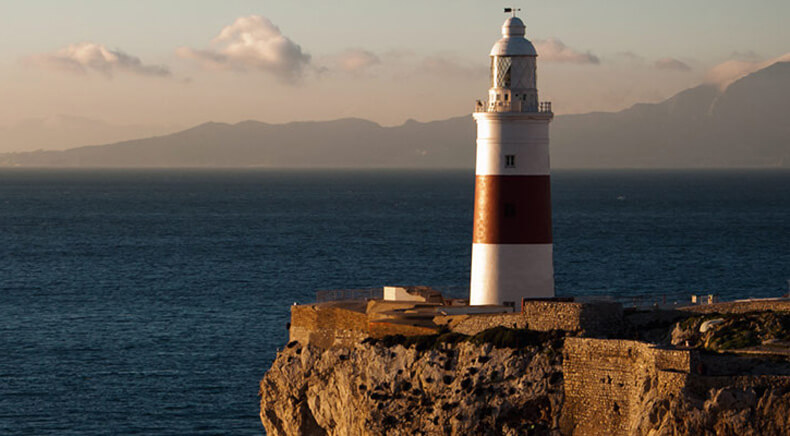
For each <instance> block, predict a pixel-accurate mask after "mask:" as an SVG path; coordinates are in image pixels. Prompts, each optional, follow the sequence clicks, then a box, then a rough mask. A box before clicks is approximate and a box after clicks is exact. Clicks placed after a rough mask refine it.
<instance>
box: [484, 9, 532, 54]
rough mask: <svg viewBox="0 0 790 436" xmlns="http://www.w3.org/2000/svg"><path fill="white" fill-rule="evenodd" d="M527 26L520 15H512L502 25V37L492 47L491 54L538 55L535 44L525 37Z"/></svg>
mask: <svg viewBox="0 0 790 436" xmlns="http://www.w3.org/2000/svg"><path fill="white" fill-rule="evenodd" d="M525 29H526V26H524V22H523V21H521V19H520V18H518V17H510V18H508V19H507V20H505V24H503V25H502V39H500V40H499V41H497V42H496V44H494V47H493V48H491V56H537V55H538V53H537V51H535V46H534V45H532V43H531V42H529V40H528V39H526V38H524V33H525Z"/></svg>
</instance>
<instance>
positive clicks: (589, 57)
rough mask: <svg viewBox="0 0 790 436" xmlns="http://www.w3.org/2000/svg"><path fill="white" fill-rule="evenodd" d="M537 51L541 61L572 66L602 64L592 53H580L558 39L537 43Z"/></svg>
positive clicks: (537, 41)
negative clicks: (570, 64)
mask: <svg viewBox="0 0 790 436" xmlns="http://www.w3.org/2000/svg"><path fill="white" fill-rule="evenodd" d="M535 49H536V50H537V51H538V56H540V59H541V60H544V61H548V62H565V63H572V64H600V63H601V60H600V59H598V56H595V55H594V54H592V53H590V52H589V51H588V52H586V53H583V52H580V51H578V50H575V49H572V48H570V47H568V46H567V45H565V43H563V42H562V41H560V40H559V39H557V38H549V39H544V40H536V41H535Z"/></svg>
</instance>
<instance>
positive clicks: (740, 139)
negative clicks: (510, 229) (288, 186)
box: [0, 62, 790, 168]
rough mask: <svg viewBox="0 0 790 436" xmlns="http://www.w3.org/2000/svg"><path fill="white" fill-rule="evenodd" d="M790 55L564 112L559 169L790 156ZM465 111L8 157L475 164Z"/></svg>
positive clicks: (70, 162) (231, 163) (249, 125)
mask: <svg viewBox="0 0 790 436" xmlns="http://www.w3.org/2000/svg"><path fill="white" fill-rule="evenodd" d="M788 114H790V63H787V62H784V63H782V62H780V63H776V64H774V65H772V66H770V67H767V68H765V69H763V70H760V71H757V72H755V73H753V74H750V75H748V76H746V77H744V78H742V79H740V80H738V81H736V82H735V83H733V84H731V85H730V86H729V87H728V88H727V89H726V90H724V91H721V90H719V89H718V88H717V87H715V86H713V85H700V86H697V87H694V88H690V89H687V90H685V91H682V92H680V93H678V94H676V95H675V96H673V97H671V98H669V99H667V100H665V101H663V102H660V103H655V104H636V105H634V106H632V107H631V108H628V109H626V110H623V111H620V112H614V113H605V112H593V113H588V114H580V115H563V116H558V117H556V119H555V121H554V122H553V124H552V131H551V132H552V144H551V148H552V166H553V167H554V168H623V167H630V168H656V167H685V168H688V167H779V166H784V167H788V166H790V123H789V122H788V121H787V118H788ZM475 136H476V133H475V123H474V120H473V119H472V117H471V116H469V115H465V116H462V117H457V118H450V119H447V120H441V121H432V122H427V123H421V122H417V121H414V120H408V121H407V122H405V123H404V124H403V125H400V126H395V127H383V126H380V125H379V124H377V123H374V122H371V121H367V120H363V119H358V118H345V119H339V120H333V121H323V122H315V121H301V122H292V123H287V124H267V123H263V122H259V121H243V122H240V123H237V124H233V125H231V124H225V123H214V122H209V123H205V124H201V125H199V126H195V127H193V128H190V129H187V130H184V131H181V132H178V133H174V134H170V135H166V136H158V137H152V138H146V139H138V140H132V141H124V142H118V143H114V144H109V145H101V146H88V147H79V148H74V149H70V150H65V151H37V152H27V153H7V154H0V165H4V166H63V167H80V166H84V167H190V166H197V167H201V166H227V167H238V166H267V167H397V168H471V167H473V166H474V154H475Z"/></svg>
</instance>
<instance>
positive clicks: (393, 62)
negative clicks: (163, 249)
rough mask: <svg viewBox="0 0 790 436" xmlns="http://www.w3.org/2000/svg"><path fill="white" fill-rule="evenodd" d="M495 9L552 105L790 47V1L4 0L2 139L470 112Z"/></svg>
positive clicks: (638, 96) (101, 137)
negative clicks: (519, 39) (532, 62)
mask: <svg viewBox="0 0 790 436" xmlns="http://www.w3.org/2000/svg"><path fill="white" fill-rule="evenodd" d="M503 7H519V8H521V9H522V11H521V12H519V16H520V17H521V18H522V19H523V20H524V21H525V23H526V26H527V38H529V39H530V40H532V41H533V43H535V45H536V47H537V50H538V54H539V57H538V65H539V67H538V86H539V91H540V97H541V100H549V101H552V102H553V108H554V110H555V112H556V113H558V114H564V113H584V112H590V111H615V110H621V109H624V108H627V107H629V106H631V105H633V104H635V103H639V102H656V101H661V100H663V99H665V98H668V97H670V96H672V95H674V94H675V93H677V92H679V91H682V90H683V89H686V88H689V87H692V86H696V85H698V84H700V83H704V82H706V81H707V82H714V83H717V84H719V85H722V86H724V85H726V83H728V82H729V81H731V80H732V79H733V77H736V76H737V75H739V74H741V75H742V74H744V73H747V72H749V71H751V70H754V69H755V68H757V67H758V66H760V65H764V64H765V63H767V62H770V61H771V60H774V59H780V58H782V56H786V55H787V54H788V53H789V52H790V26H787V25H786V17H788V16H790V2H788V1H787V0H755V1H753V2H744V1H734V0H717V1H713V0H683V1H680V0H665V1H662V2H648V1H642V0H607V1H606V2H596V1H590V0H576V1H571V0H558V1H543V2H537V1H513V0H511V1H510V2H508V3H505V2H502V3H500V2H491V1H490V0H428V1H425V0H423V1H413V0H399V1H381V0H380V1H370V0H367V1H360V0H335V1H331V2H327V1H314V0H288V1H285V0H280V1H263V0H257V1H252V0H226V1H222V2H220V1H205V0H188V1H187V0H167V1H162V0H157V1H150V0H113V1H104V0H26V1H24V2H20V1H15V0H0V100H1V101H2V102H3V104H2V105H0V135H2V136H5V139H3V138H2V137H0V152H3V151H21V150H29V149H35V148H52V149H55V148H65V147H68V146H74V145H82V144H83V143H102V142H103V141H104V142H109V141H111V140H119V139H123V138H125V137H128V139H131V138H132V137H135V135H148V134H161V133H166V132H168V131H175V130H178V129H182V128H188V127H191V126H194V125H197V124H200V123H203V122H207V121H217V122H228V123H235V122H239V121H243V120H249V119H253V120H259V121H264V122H270V123H283V122H289V121H299V120H329V119H336V118H343V117H358V118H365V119H370V120H373V121H376V122H378V123H380V124H382V125H398V124H401V123H403V122H404V121H405V120H407V119H410V118H411V119H416V120H419V121H431V120H437V119H445V118H450V117H454V116H460V115H463V114H467V113H469V112H471V110H472V108H473V104H474V101H475V99H478V98H483V97H485V95H486V93H487V87H488V83H487V76H488V71H487V69H488V62H489V61H488V52H489V50H490V48H491V46H492V45H493V44H494V42H496V40H497V39H498V38H499V32H500V26H501V24H502V22H503V21H504V19H505V18H506V15H505V14H503V12H502V8H503ZM47 132H48V133H47Z"/></svg>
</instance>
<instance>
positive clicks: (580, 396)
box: [562, 337, 696, 435]
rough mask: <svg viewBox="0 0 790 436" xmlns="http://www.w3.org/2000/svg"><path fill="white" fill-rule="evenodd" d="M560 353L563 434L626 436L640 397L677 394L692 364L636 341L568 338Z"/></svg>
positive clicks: (689, 358) (685, 356)
mask: <svg viewBox="0 0 790 436" xmlns="http://www.w3.org/2000/svg"><path fill="white" fill-rule="evenodd" d="M563 353H564V355H563V365H562V366H563V372H564V375H565V404H564V406H563V412H562V413H563V416H562V430H563V433H564V434H574V435H595V434H611V435H626V434H630V433H631V431H630V429H631V426H632V424H633V423H634V422H636V421H637V420H638V418H639V415H640V413H641V407H640V405H641V403H642V397H643V395H644V394H645V393H647V392H649V391H653V394H656V392H657V394H658V395H660V396H669V395H679V394H680V393H681V392H682V390H683V389H684V387H685V385H686V381H687V379H688V374H689V372H690V371H691V370H692V368H693V367H694V366H695V365H696V356H695V353H693V352H691V351H685V350H666V349H659V348H653V347H652V346H651V345H650V344H648V343H644V342H638V341H625V340H603V339H591V338H573V337H568V338H566V340H565V348H564V352H563ZM602 432H603V433H602Z"/></svg>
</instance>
